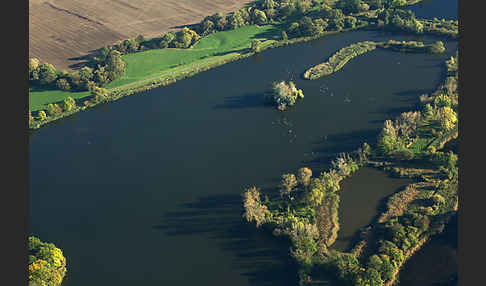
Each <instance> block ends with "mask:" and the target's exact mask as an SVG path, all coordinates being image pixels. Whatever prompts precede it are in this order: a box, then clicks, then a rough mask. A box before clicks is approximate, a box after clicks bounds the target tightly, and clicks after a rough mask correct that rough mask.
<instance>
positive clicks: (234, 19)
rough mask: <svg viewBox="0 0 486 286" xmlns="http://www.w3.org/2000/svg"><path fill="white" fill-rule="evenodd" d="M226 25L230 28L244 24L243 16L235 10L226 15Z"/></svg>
mask: <svg viewBox="0 0 486 286" xmlns="http://www.w3.org/2000/svg"><path fill="white" fill-rule="evenodd" d="M226 19H227V25H228V28H229V29H230V30H233V29H237V28H239V27H242V26H244V25H245V21H244V20H243V17H241V14H240V11H236V12H234V13H231V14H229V15H228V16H227V18H226Z"/></svg>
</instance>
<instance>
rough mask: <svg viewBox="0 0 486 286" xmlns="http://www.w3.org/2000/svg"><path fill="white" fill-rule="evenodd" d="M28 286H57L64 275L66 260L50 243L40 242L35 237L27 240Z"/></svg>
mask: <svg viewBox="0 0 486 286" xmlns="http://www.w3.org/2000/svg"><path fill="white" fill-rule="evenodd" d="M28 252H29V256H28V257H29V267H28V271H29V273H28V275H29V276H28V280H29V285H43V286H59V285H61V283H62V280H63V278H64V276H65V274H66V258H65V257H64V256H63V253H62V251H61V250H60V249H59V248H57V247H56V246H55V245H54V244H52V243H45V242H41V241H40V240H39V239H38V238H37V237H33V236H30V237H29V239H28Z"/></svg>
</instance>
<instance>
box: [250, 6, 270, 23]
mask: <svg viewBox="0 0 486 286" xmlns="http://www.w3.org/2000/svg"><path fill="white" fill-rule="evenodd" d="M253 21H254V22H255V24H257V25H265V24H266V23H267V22H268V19H267V15H266V14H265V12H263V11H261V10H258V9H253Z"/></svg>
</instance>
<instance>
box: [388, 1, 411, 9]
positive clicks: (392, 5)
mask: <svg viewBox="0 0 486 286" xmlns="http://www.w3.org/2000/svg"><path fill="white" fill-rule="evenodd" d="M383 2H384V7H385V9H391V8H396V7H400V6H405V5H407V1H406V0H384V1H383Z"/></svg>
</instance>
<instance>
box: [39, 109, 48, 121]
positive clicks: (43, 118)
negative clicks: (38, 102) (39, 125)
mask: <svg viewBox="0 0 486 286" xmlns="http://www.w3.org/2000/svg"><path fill="white" fill-rule="evenodd" d="M38 115H39V119H40V120H41V121H44V120H46V119H47V114H46V112H45V111H44V110H40V111H39V113H38Z"/></svg>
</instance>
